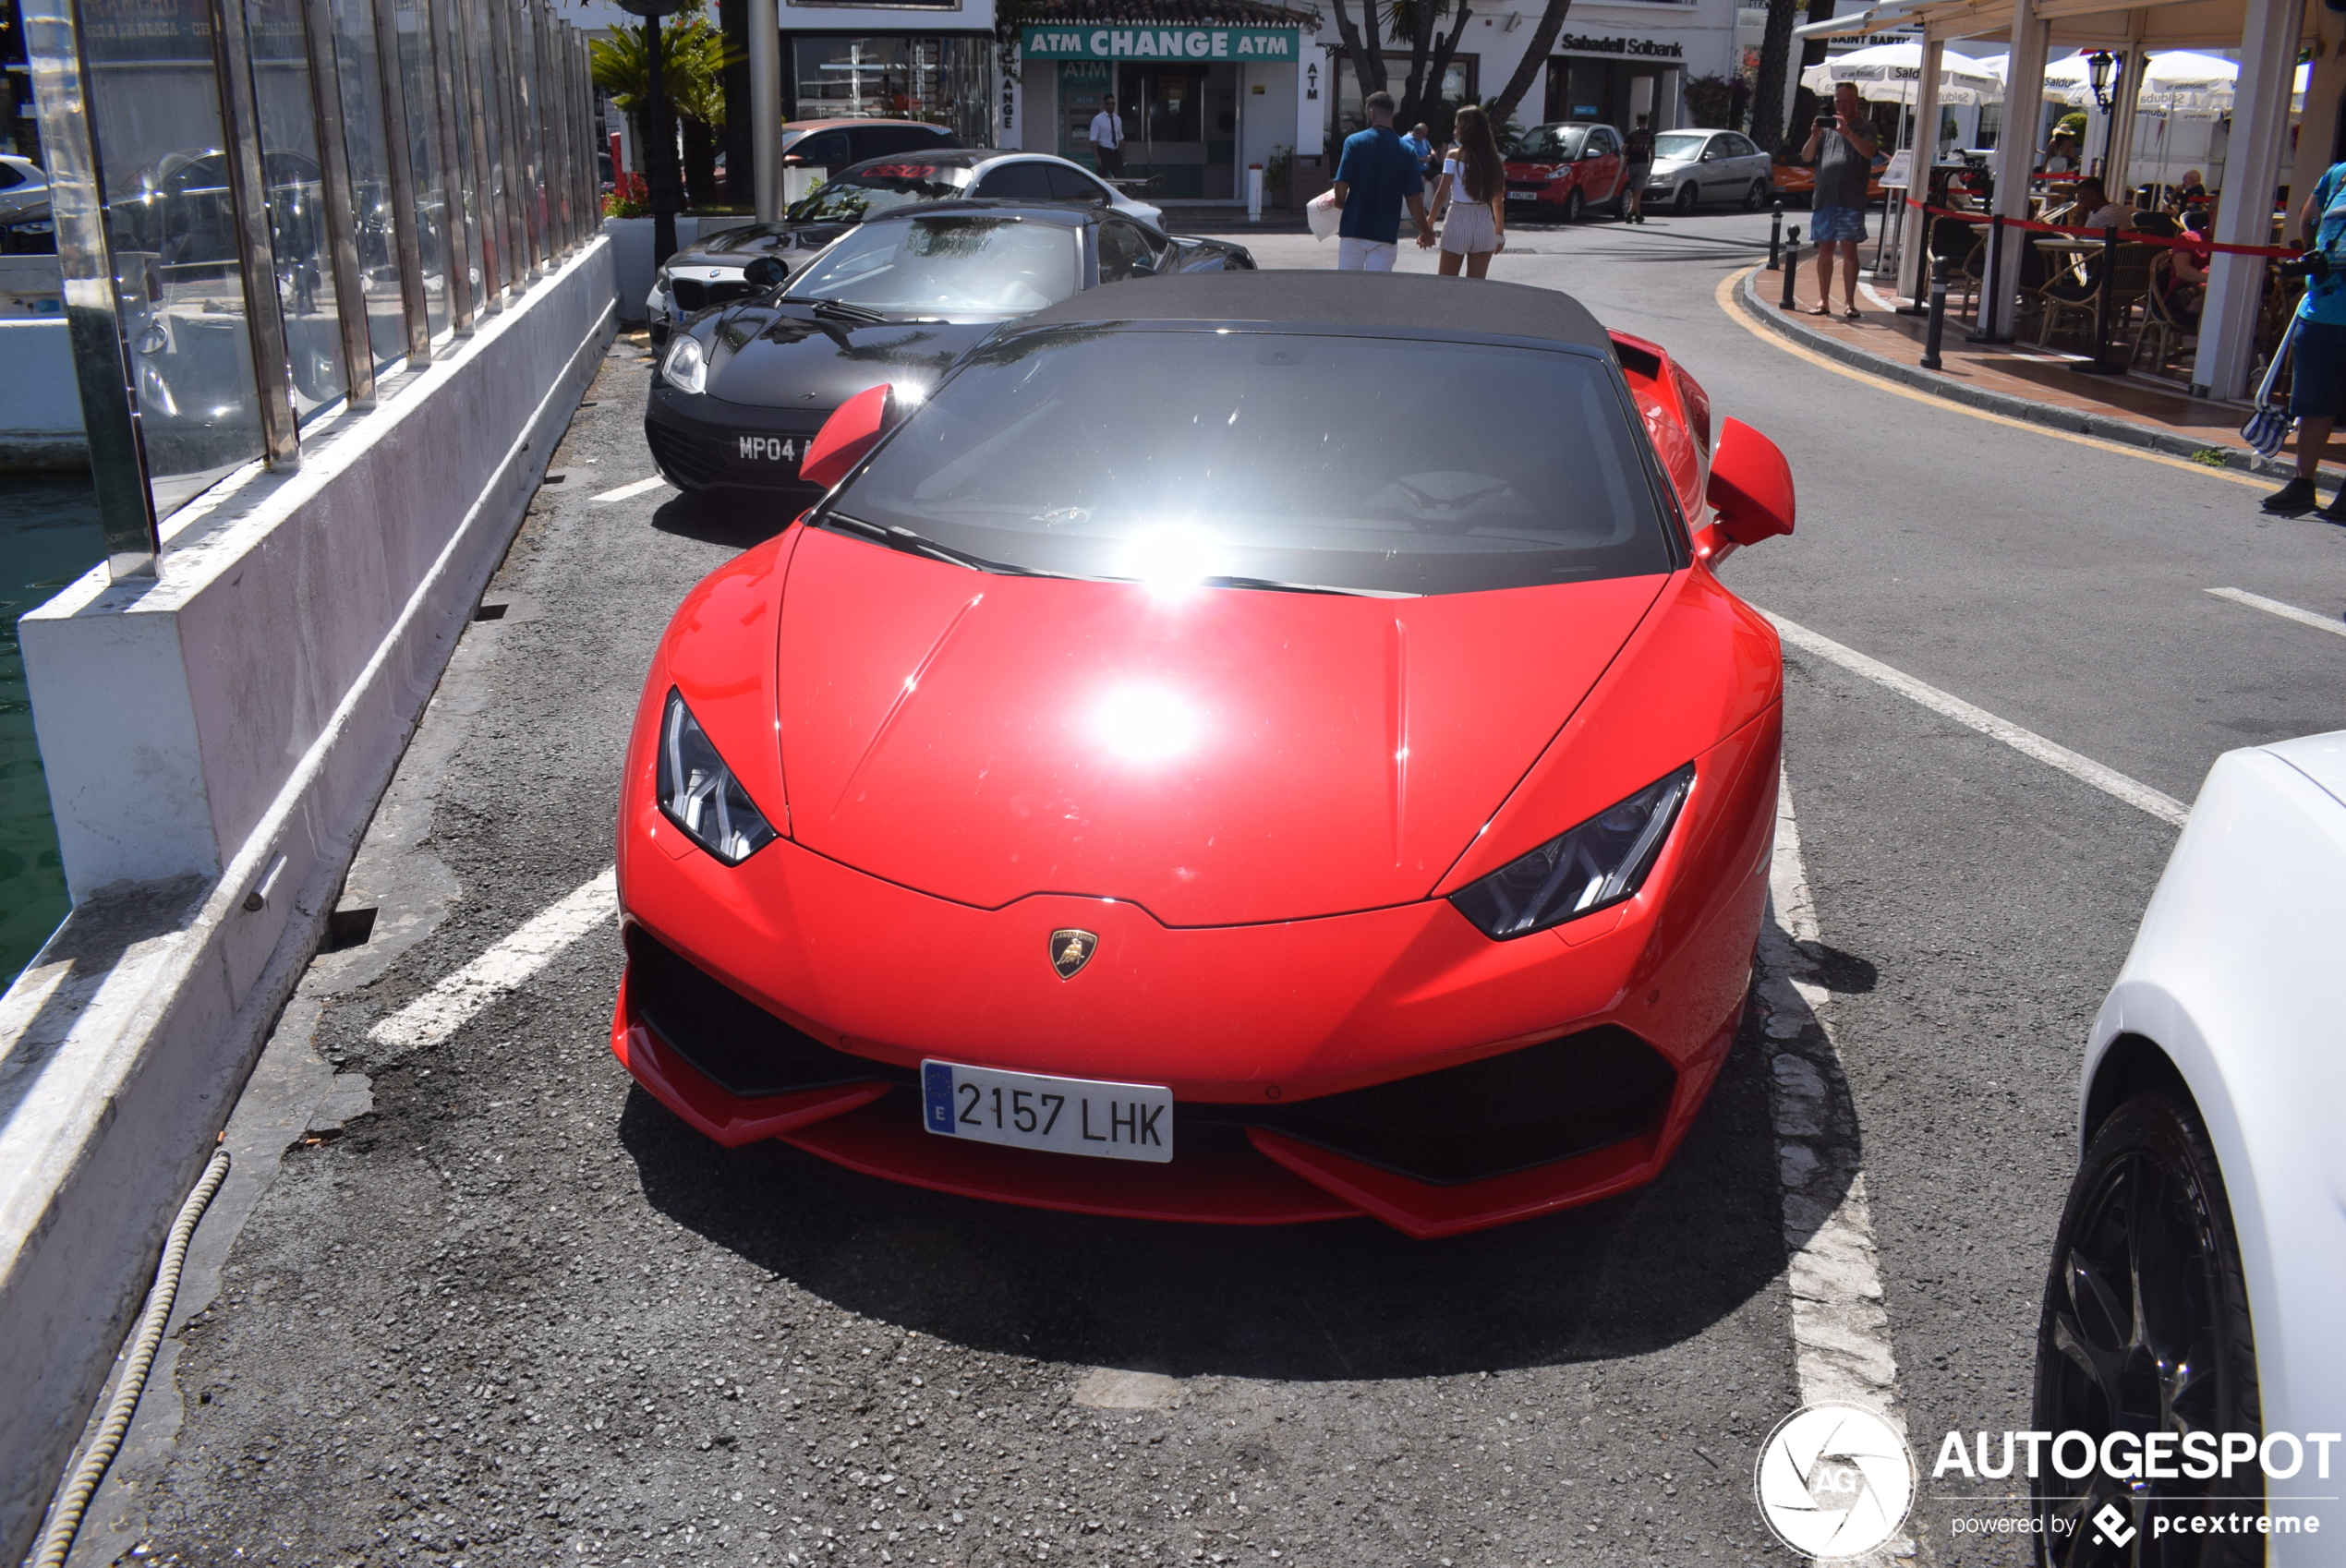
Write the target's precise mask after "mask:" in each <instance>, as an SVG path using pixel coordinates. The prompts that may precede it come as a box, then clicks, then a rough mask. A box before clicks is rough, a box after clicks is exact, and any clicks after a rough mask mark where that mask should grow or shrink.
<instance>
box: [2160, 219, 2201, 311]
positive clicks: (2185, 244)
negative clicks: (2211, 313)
mask: <svg viewBox="0 0 2346 1568" xmlns="http://www.w3.org/2000/svg"><path fill="white" fill-rule="evenodd" d="M2181 238H2182V243H2181V244H2179V245H2176V246H2173V247H2170V249H2169V250H2168V252H2167V254H2168V255H2169V256H2171V257H2172V258H2173V260H2172V261H2171V262H2170V263H2169V268H2168V272H2167V284H2166V287H2165V288H2164V289H2162V290H2161V291H2160V293H2159V304H2160V305H2161V306H2163V307H2164V308H2165V309H2166V311H2167V314H2168V316H2169V318H2170V319H2171V320H2173V321H2174V322H2175V324H2176V325H2178V326H2180V327H2182V328H2183V330H2184V331H2185V332H2197V331H2199V308H2200V306H2201V305H2202V304H2203V303H2204V302H2205V301H2206V300H2207V262H2208V259H2209V258H2210V257H2211V256H2212V255H2213V254H2214V253H2213V252H2212V251H2211V250H2209V249H2208V246H2209V244H2210V241H2209V240H2208V238H2207V213H2206V212H2205V211H2202V212H2200V213H2199V215H2198V222H2197V223H2194V224H2193V225H2192V226H2191V227H2190V228H2188V229H2185V230H2184V231H2183V235H2182V236H2181Z"/></svg>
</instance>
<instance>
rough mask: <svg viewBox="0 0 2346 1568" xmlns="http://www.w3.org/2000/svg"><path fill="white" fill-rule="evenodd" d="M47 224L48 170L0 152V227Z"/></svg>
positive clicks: (28, 159) (24, 159)
mask: <svg viewBox="0 0 2346 1568" xmlns="http://www.w3.org/2000/svg"><path fill="white" fill-rule="evenodd" d="M48 221H49V174H48V171H47V170H45V169H43V168H42V166H41V165H40V164H38V163H34V162H33V161H32V160H31V159H30V158H18V157H17V156H16V155H15V154H13V153H0V227H5V226H13V225H15V224H18V223H47V222H48Z"/></svg>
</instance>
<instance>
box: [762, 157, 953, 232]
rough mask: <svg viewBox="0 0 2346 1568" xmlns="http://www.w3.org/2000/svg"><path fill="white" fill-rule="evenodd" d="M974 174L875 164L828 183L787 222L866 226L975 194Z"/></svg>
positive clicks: (936, 166)
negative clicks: (883, 217)
mask: <svg viewBox="0 0 2346 1568" xmlns="http://www.w3.org/2000/svg"><path fill="white" fill-rule="evenodd" d="M969 183H970V172H969V170H967V169H965V168H962V167H960V166H959V165H957V164H952V163H924V162H921V161H918V160H915V161H913V162H911V163H874V164H873V165H871V166H870V167H869V168H865V169H858V170H856V171H855V172H854V173H853V174H848V175H840V176H839V178H837V179H835V180H826V181H824V182H823V183H822V184H821V185H820V186H818V187H816V189H815V191H814V193H813V194H812V195H809V196H805V197H802V198H800V199H798V200H796V201H794V202H792V203H791V205H790V207H789V209H788V210H787V211H784V212H783V214H782V216H783V217H784V218H785V219H787V220H788V221H790V222H791V223H862V222H864V220H865V219H866V218H877V217H878V216H879V215H880V214H881V213H882V212H892V211H895V210H896V209H897V208H899V207H911V206H913V205H915V204H916V203H919V202H923V201H949V200H950V199H953V198H954V197H956V196H959V195H961V192H962V191H964V190H966V189H968V188H969Z"/></svg>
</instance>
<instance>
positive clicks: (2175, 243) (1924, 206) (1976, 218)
mask: <svg viewBox="0 0 2346 1568" xmlns="http://www.w3.org/2000/svg"><path fill="white" fill-rule="evenodd" d="M1905 200H1906V205H1907V206H1909V207H1911V208H1913V209H1914V210H1915V211H1917V212H1927V213H1929V215H1930V216H1932V217H1934V218H1953V219H1954V220H1955V221H1956V222H1958V223H1975V224H1978V225H1980V226H1982V227H1985V226H1986V225H1987V224H1988V223H1990V222H1991V221H1992V220H1993V214H1991V213H1987V212H1962V211H1955V210H1954V209H1953V208H1947V207H1933V206H1931V205H1929V203H1927V202H1922V201H1917V200H1916V199H1914V198H1913V197H1911V196H1909V197H1907V198H1906V199H1905ZM2004 227H2006V228H2008V229H2033V230H2034V231H2036V232H2037V233H2038V234H2047V235H2070V236H2071V237H2072V238H2075V239H2101V238H2103V237H2105V236H2104V234H2103V231H2101V230H2100V229H2085V228H2067V227H2064V226H2062V224H2060V223H2038V222H2037V220H2035V219H2034V218H2006V219H2005V220H2004ZM2118 237H2119V241H2120V243H2122V244H2140V245H2163V246H2166V247H2169V248H2170V249H2175V250H2189V251H2193V252H2196V253H2205V254H2209V255H2212V254H2214V253H2216V252H2218V251H2222V252H2224V253H2225V254H2227V255H2231V256H2277V257H2279V258H2281V259H2288V258H2290V257H2292V256H2298V255H2302V254H2303V252H2301V251H2299V250H2298V249H2296V247H2293V246H2286V245H2224V244H2220V243H2219V242H2218V241H2215V240H2212V239H2186V238H2184V237H2183V236H2182V235H2155V234H2151V233H2148V232H2147V231H2145V230H2141V229H2121V230H2119V231H2118Z"/></svg>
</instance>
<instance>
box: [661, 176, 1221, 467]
mask: <svg viewBox="0 0 2346 1568" xmlns="http://www.w3.org/2000/svg"><path fill="white" fill-rule="evenodd" d="M752 266H753V274H754V277H755V279H756V281H758V282H759V283H761V285H762V288H763V292H761V293H760V295H759V296H758V297H756V298H755V299H750V300H744V301H741V302H738V303H736V304H733V305H731V306H728V307H726V308H722V309H713V310H708V311H706V312H704V313H703V314H701V315H699V316H697V317H695V319H693V320H690V321H687V322H686V323H684V324H683V326H681V327H679V328H677V329H676V330H675V332H673V333H672V334H671V337H670V339H669V342H668V345H667V347H666V349H665V350H664V351H663V352H662V354H661V355H660V359H659V368H658V370H656V371H655V372H654V373H653V376H652V386H651V394H650V396H649V397H648V398H647V400H646V403H645V407H644V436H645V439H646V440H648V441H649V442H650V443H651V449H652V458H653V461H655V462H657V463H658V464H659V470H660V472H661V473H662V474H664V475H665V476H667V477H668V479H669V481H670V483H671V484H673V485H675V486H676V487H677V488H679V489H683V490H707V489H715V488H722V487H728V486H732V487H740V488H750V489H759V490H770V491H777V492H780V493H782V494H784V495H787V496H791V497H792V498H795V499H796V501H797V503H798V504H802V505H803V504H806V503H809V502H812V501H814V500H815V499H816V497H817V496H818V495H819V494H820V493H821V492H820V491H819V489H818V488H816V487H815V486H813V485H810V484H805V483H804V482H802V481H801V480H800V479H799V477H798V464H799V460H800V459H801V458H802V457H804V455H805V452H806V443H807V440H809V439H810V438H811V437H812V436H813V435H814V434H815V432H816V430H818V429H820V428H822V425H823V421H824V420H825V419H826V418H828V417H829V416H830V413H831V411H832V410H833V409H835V408H837V407H838V406H839V405H840V404H842V403H844V402H846V401H847V400H848V399H849V398H851V397H853V396H854V395H855V394H856V393H857V392H863V391H865V389H866V388H869V387H874V386H877V385H878V384H879V383H881V382H882V381H888V382H892V383H894V384H895V385H896V387H898V388H899V389H900V391H901V392H905V393H906V394H908V395H916V394H920V393H925V392H926V390H927V389H928V388H929V387H930V386H931V385H933V384H934V383H935V382H936V380H937V378H938V377H939V376H941V375H942V374H943V373H944V371H945V368H946V367H947V366H949V365H950V364H952V363H953V361H954V360H955V359H957V358H958V357H960V356H961V354H962V353H963V352H964V351H965V350H967V349H969V348H970V347H972V346H973V345H974V344H978V343H981V342H983V341H985V339H986V338H987V337H989V336H990V335H992V334H993V332H995V331H996V330H997V329H998V328H999V327H1000V326H1001V324H1002V323H1003V322H1005V321H1012V320H1018V319H1020V318H1022V317H1024V316H1027V315H1031V314H1032V313H1034V311H1037V310H1040V309H1042V308H1044V307H1045V306H1047V305H1056V304H1058V302H1059V301H1060V300H1063V299H1066V298H1069V297H1070V296H1073V295H1076V294H1078V293H1080V292H1082V290H1084V289H1087V288H1094V287H1097V286H1098V285H1099V284H1101V283H1118V282H1121V281H1122V280H1124V279H1127V278H1144V277H1155V276H1157V275H1159V274H1161V273H1170V272H1218V271H1252V270H1253V267H1254V259H1253V258H1252V256H1250V255H1248V254H1247V252H1246V249H1245V247H1242V246H1237V245H1231V244H1228V243H1227V242H1225V241H1222V240H1217V239H1195V238H1181V237H1176V236H1173V235H1165V234H1161V233H1159V232H1158V231H1157V230H1155V229H1153V228H1151V227H1149V226H1148V225H1146V224H1144V223H1139V222H1137V221H1136V220H1134V219H1131V218H1129V217H1127V216H1125V215H1124V214H1123V213H1121V212H1118V211H1111V210H1104V209H1099V208H1082V207H1075V206H1071V205H1061V204H1056V203H1047V202H1022V201H949V202H935V203H928V204H924V205H920V206H915V207H908V208H905V209H902V210H900V211H893V212H888V213H884V214H881V215H879V216H877V217H874V218H871V219H869V220H867V221H866V222H865V223H863V224H862V225H861V226H860V227H857V228H854V229H852V230H850V231H848V233H847V234H845V235H842V236H840V238H839V239H838V240H837V241H835V242H834V243H833V244H832V245H831V246H830V247H828V249H826V250H824V251H822V252H821V253H820V254H818V255H816V256H814V257H812V258H810V259H808V260H807V262H806V264H805V265H804V267H803V268H801V269H800V270H799V271H798V272H797V273H796V274H795V275H794V276H792V278H791V279H790V281H789V283H787V285H785V286H781V287H779V288H777V287H775V286H774V285H775V283H776V282H777V280H776V279H775V277H774V275H773V274H774V273H776V272H779V271H780V263H779V262H776V261H774V260H772V259H759V260H757V261H756V262H754V263H753V264H752Z"/></svg>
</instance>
